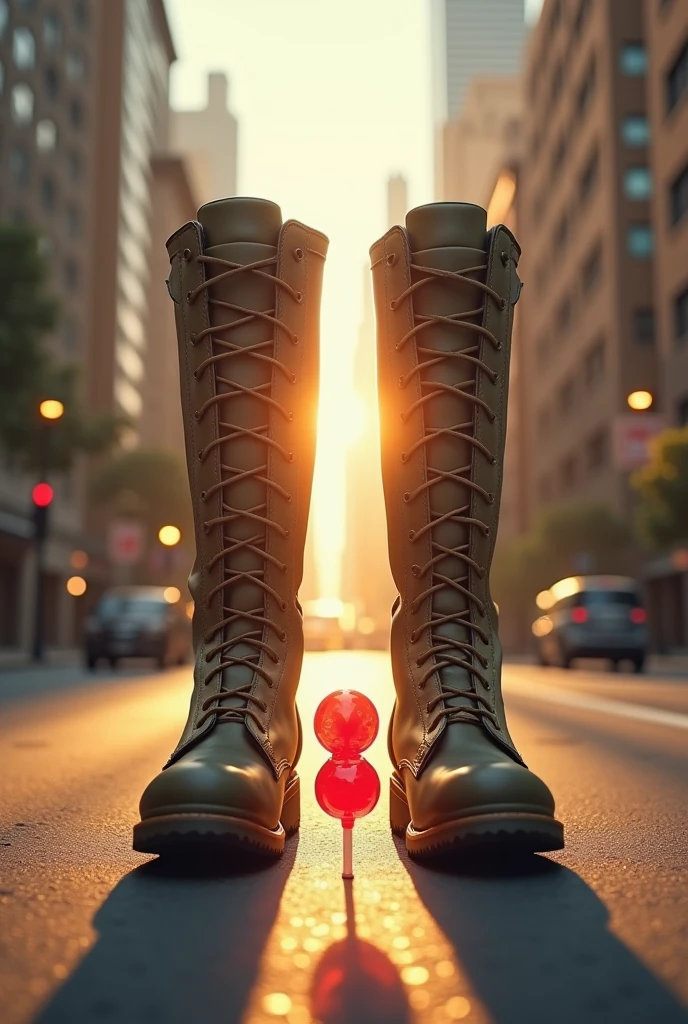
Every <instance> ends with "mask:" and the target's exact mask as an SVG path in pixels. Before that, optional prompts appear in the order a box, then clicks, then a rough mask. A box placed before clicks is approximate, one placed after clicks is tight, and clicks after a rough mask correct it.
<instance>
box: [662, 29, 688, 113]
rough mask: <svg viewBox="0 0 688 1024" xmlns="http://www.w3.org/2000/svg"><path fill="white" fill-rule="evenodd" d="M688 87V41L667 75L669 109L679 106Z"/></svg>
mask: <svg viewBox="0 0 688 1024" xmlns="http://www.w3.org/2000/svg"><path fill="white" fill-rule="evenodd" d="M686 89H688V42H686V43H685V44H684V46H683V49H682V50H681V52H680V53H679V55H678V57H677V58H676V60H675V61H674V63H673V64H672V65H671V67H670V68H669V71H668V74H667V77H666V98H667V111H668V112H669V113H671V111H672V110H673V109H674V107H676V106H678V104H679V102H680V100H681V98H682V97H683V95H684V94H685V92H686Z"/></svg>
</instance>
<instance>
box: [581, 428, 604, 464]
mask: <svg viewBox="0 0 688 1024" xmlns="http://www.w3.org/2000/svg"><path fill="white" fill-rule="evenodd" d="M585 448H586V456H587V463H588V469H590V470H596V469H601V468H602V467H603V466H606V465H607V462H608V461H609V434H608V432H607V430H606V429H603V430H598V431H596V433H594V434H593V435H592V436H591V437H589V438H588V441H587V443H586V446H585Z"/></svg>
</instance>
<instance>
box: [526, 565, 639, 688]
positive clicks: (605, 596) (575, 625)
mask: <svg viewBox="0 0 688 1024" xmlns="http://www.w3.org/2000/svg"><path fill="white" fill-rule="evenodd" d="M537 603H538V607H539V608H541V609H542V610H543V611H544V612H545V614H544V615H541V616H540V617H539V618H538V619H536V620H535V622H534V623H533V636H534V637H535V643H536V649H537V654H538V658H539V661H540V664H541V665H561V666H562V667H563V668H570V667H571V662H572V661H573V659H574V658H607V659H609V660H610V661H611V665H612V669H614V670H616V669H617V668H618V667H619V662H620V661H624V660H629V661H632V662H633V665H634V666H635V670H636V672H642V670H643V667H644V665H645V656H646V654H647V644H648V630H647V612H646V611H645V608H644V607H643V601H642V596H641V591H640V587H639V585H638V583H637V582H636V581H635V580H633V579H631V578H630V577H628V576H570V577H568V578H567V579H565V580H559V582H558V583H555V584H554V585H553V586H552V587H550V589H549V590H545V591H542V592H541V593H540V594H538V596H537Z"/></svg>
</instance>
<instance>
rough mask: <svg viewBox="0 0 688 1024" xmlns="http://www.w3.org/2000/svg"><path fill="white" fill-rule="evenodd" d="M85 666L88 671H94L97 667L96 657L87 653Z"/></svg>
mask: <svg viewBox="0 0 688 1024" xmlns="http://www.w3.org/2000/svg"><path fill="white" fill-rule="evenodd" d="M86 668H87V669H88V670H89V672H95V670H96V669H97V668H98V659H97V658H95V657H94V656H93V655H92V654H89V655H88V657H87V658H86Z"/></svg>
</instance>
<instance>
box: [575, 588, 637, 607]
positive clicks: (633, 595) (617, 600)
mask: <svg viewBox="0 0 688 1024" xmlns="http://www.w3.org/2000/svg"><path fill="white" fill-rule="evenodd" d="M578 604H579V605H583V607H584V608H593V607H596V606H598V605H601V604H621V605H624V606H626V607H628V608H637V607H638V606H639V605H640V604H641V600H640V594H638V593H637V592H636V591H635V590H583V591H582V592H581V593H580V594H579V595H578Z"/></svg>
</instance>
